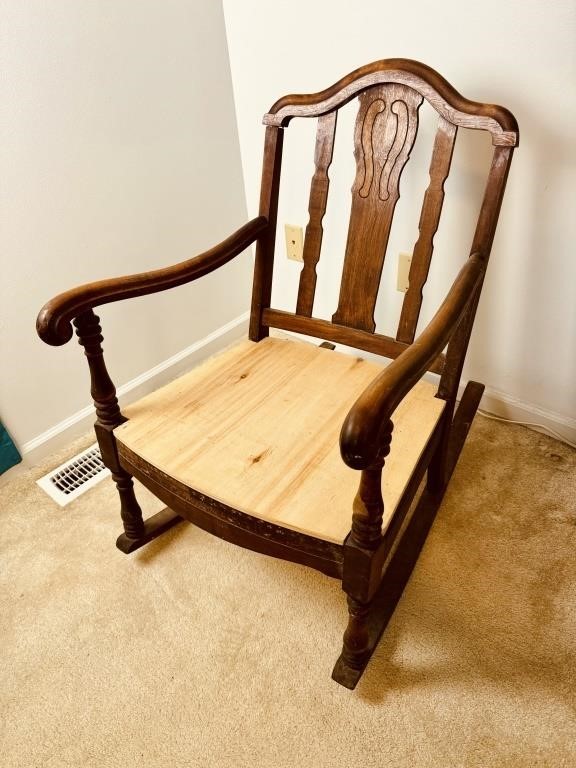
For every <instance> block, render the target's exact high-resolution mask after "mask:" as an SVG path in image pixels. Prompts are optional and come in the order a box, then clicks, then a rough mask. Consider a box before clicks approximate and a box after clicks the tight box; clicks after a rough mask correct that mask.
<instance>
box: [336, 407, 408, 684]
mask: <svg viewBox="0 0 576 768" xmlns="http://www.w3.org/2000/svg"><path fill="white" fill-rule="evenodd" d="M392 429H393V425H392V422H391V421H389V422H388V423H387V424H386V425H385V428H384V429H383V430H382V437H381V450H380V453H379V455H378V457H377V459H376V460H375V461H374V462H373V463H372V465H371V466H369V467H367V468H366V469H364V470H362V474H361V477H360V485H359V488H358V493H357V494H356V498H355V499H354V504H353V513H352V530H351V533H350V540H349V545H348V546H349V547H350V549H352V550H354V549H355V550H357V551H361V552H362V553H364V555H363V558H362V562H363V563H364V564H365V568H366V570H365V573H364V574H363V578H364V585H363V587H362V590H361V591H362V592H365V593H366V594H368V593H369V588H368V584H369V582H370V578H371V573H370V563H371V560H370V558H371V553H373V552H375V551H376V550H377V549H378V546H379V545H380V542H381V541H382V518H383V515H384V500H383V498H382V468H383V466H384V459H385V457H386V456H387V455H388V453H389V452H390V442H391V440H392ZM345 568H346V560H345ZM343 586H344V589H345V590H347V587H346V583H345V582H344V584H343ZM371 607H372V600H371V599H366V600H363V599H362V600H360V599H358V597H357V596H355V595H352V594H348V625H347V627H346V631H345V632H344V638H343V645H342V653H341V655H340V658H339V659H338V661H337V662H336V666H335V667H334V672H333V674H332V677H333V678H334V679H335V680H337V681H338V682H339V683H341V684H342V685H345V686H347V687H348V688H354V686H355V685H356V683H357V682H358V679H359V678H360V675H361V673H362V671H363V670H364V668H365V666H366V664H367V663H368V660H369V658H370V656H371V654H372V652H373V650H374V638H373V637H371V634H370V631H369V617H370V610H371Z"/></svg>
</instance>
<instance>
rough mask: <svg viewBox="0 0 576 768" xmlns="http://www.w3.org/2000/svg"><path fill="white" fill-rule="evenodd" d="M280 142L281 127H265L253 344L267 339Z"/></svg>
mask: <svg viewBox="0 0 576 768" xmlns="http://www.w3.org/2000/svg"><path fill="white" fill-rule="evenodd" d="M283 142H284V131H283V130H282V129H281V128H270V127H269V128H266V138H265V141H264V161H263V166H262V185H261V187H260V216H261V217H263V218H265V219H266V221H267V222H268V227H267V229H266V230H265V231H264V232H263V233H262V234H261V236H260V237H259V238H258V243H257V244H256V258H255V261H254V282H253V286H252V309H251V312H250V329H249V337H250V338H251V339H252V341H259V340H260V339H263V338H265V337H266V336H268V328H267V327H266V326H265V325H264V324H263V323H262V311H263V310H264V309H266V307H269V306H270V298H271V296H272V272H273V268H274V248H275V244H276V218H277V216H278V193H279V191H280V170H281V165H282V146H283Z"/></svg>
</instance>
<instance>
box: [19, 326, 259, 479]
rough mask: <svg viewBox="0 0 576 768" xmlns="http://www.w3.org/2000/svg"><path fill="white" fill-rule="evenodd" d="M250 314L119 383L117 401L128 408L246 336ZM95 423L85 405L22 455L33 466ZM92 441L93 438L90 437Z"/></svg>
mask: <svg viewBox="0 0 576 768" xmlns="http://www.w3.org/2000/svg"><path fill="white" fill-rule="evenodd" d="M248 319H249V312H244V313H243V314H242V315H239V316H238V317H235V318H234V319H233V320H230V322H228V323H226V324H225V325H223V326H221V327H220V328H217V329H216V330H215V331H213V332H212V333H209V334H208V336H205V337H204V338H203V339H200V340H199V341H196V342H194V344H191V345H190V346H189V347H186V349H183V350H181V351H180V352H177V353H176V354H175V355H172V357H169V358H168V359H167V360H163V361H162V362H161V363H159V364H158V365H155V366H154V367H153V368H150V369H149V370H148V371H144V373H141V374H140V375H139V376H136V378H134V379H132V380H131V381H128V382H126V383H125V384H122V385H121V386H120V387H118V389H117V395H118V398H119V399H120V402H121V403H123V404H125V405H127V404H128V403H130V402H133V401H134V400H137V399H138V398H140V397H143V396H144V395H145V394H147V393H148V392H152V391H153V390H154V389H157V388H158V387H160V386H162V385H163V384H167V383H168V382H169V381H172V380H173V379H175V378H176V377H177V376H179V375H180V374H182V373H184V372H185V371H187V370H190V368H192V367H193V366H194V365H196V364H197V363H199V362H200V361H201V360H204V359H205V358H207V357H210V355H213V354H215V353H216V352H218V351H219V350H221V349H223V348H224V347H226V346H227V345H228V344H231V343H232V342H233V341H236V340H237V339H239V338H241V337H242V336H245V335H246V329H247V327H248ZM93 423H94V407H93V406H92V405H87V406H86V407H85V408H82V409H81V410H80V411H77V412H76V413H73V414H71V415H70V416H68V418H66V419H64V420H63V421H60V422H59V423H58V424H55V425H54V426H53V427H50V429H47V430H46V431H45V432H42V434H40V435H37V436H36V437H34V438H33V439H32V440H29V441H28V442H26V443H24V445H22V447H21V451H20V452H21V454H22V457H23V459H24V461H25V463H26V464H33V463H35V462H37V461H39V460H40V459H42V458H43V457H44V456H46V455H48V454H50V453H52V452H53V451H57V450H58V449H59V448H61V447H63V446H64V445H65V444H66V443H68V442H70V441H71V440H74V438H76V437H80V435H82V434H84V433H85V432H87V431H88V430H89V429H90V427H91V426H92V424H93ZM90 439H91V440H93V439H94V438H93V436H91V438H90Z"/></svg>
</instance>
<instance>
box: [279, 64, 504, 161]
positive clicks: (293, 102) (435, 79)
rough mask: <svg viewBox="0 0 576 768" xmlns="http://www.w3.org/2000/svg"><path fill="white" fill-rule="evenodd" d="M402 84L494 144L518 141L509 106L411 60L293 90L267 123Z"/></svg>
mask: <svg viewBox="0 0 576 768" xmlns="http://www.w3.org/2000/svg"><path fill="white" fill-rule="evenodd" d="M382 83H399V84H401V85H405V86H407V87H409V88H413V89H414V90H415V91H417V92H418V93H419V94H421V96H423V97H424V98H425V99H426V100H427V101H428V102H430V104H431V105H432V106H433V107H434V109H435V110H436V111H437V112H438V113H439V114H440V115H441V116H442V117H443V118H444V119H445V120H448V121H449V122H451V123H453V124H454V125H456V126H459V127H460V128H473V129H477V130H484V131H488V132H489V133H490V134H491V135H492V143H493V144H494V145H495V146H509V147H515V146H517V145H518V123H517V122H516V118H515V117H514V115H513V114H512V113H511V112H509V111H508V110H507V109H506V108H505V107H500V106H497V105H495V104H482V103H480V102H477V101H470V100H469V99H465V98H464V97H463V96H462V95H461V94H460V93H458V91H457V90H456V89H455V88H454V87H453V86H452V85H450V83H449V82H448V81H447V80H445V79H444V78H443V77H442V76H441V75H439V74H438V72H436V71H435V70H433V69H432V68H431V67H429V66H427V65H426V64H422V63H421V62H419V61H413V60H411V59H382V60H381V61H374V62H372V64H366V65H365V66H363V67H360V68H359V69H355V70H354V72H351V73H350V74H349V75H346V76H345V77H343V78H341V79H340V80H338V82H337V83H334V85H331V86H330V87H329V88H326V89H325V90H324V91H320V92H319V93H310V94H291V95H290V96H283V97H282V98H281V99H279V100H278V101H276V102H275V103H274V104H273V105H272V107H271V108H270V111H269V112H268V114H266V115H264V124H265V125H283V126H286V125H288V123H289V122H290V120H291V119H292V118H294V117H319V116H320V115H323V114H326V112H331V111H332V110H334V109H339V108H340V107H342V106H344V105H345V104H347V103H348V102H349V101H350V100H351V99H353V98H354V97H355V96H356V95H357V94H359V93H362V91H364V90H366V89H367V88H372V87H374V86H377V85H381V84H382Z"/></svg>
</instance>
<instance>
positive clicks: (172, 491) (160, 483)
mask: <svg viewBox="0 0 576 768" xmlns="http://www.w3.org/2000/svg"><path fill="white" fill-rule="evenodd" d="M119 454H120V461H121V463H122V466H123V467H124V468H125V470H126V471H127V472H129V473H130V474H131V475H133V476H134V477H135V478H136V479H137V480H139V481H140V482H141V483H142V484H143V485H145V486H146V487H147V488H148V489H149V490H150V491H152V493H154V494H155V495H156V496H157V497H158V498H159V499H160V500H161V501H163V502H164V503H165V504H167V505H168V506H169V507H170V509H172V510H174V514H178V515H179V516H180V517H182V518H184V519H185V520H188V521H189V522H191V523H194V525H197V526H198V527H199V528H202V529H203V530H205V531H208V533H212V534H214V535H215V536H218V537H219V538H221V539H224V540H225V541H229V542H231V543H232V544H237V545H239V546H241V547H244V548H245V549H251V550H253V551H254V552H261V553H262V554H265V555H270V556H271V557H278V558H280V559H282V560H290V561H291V562H294V563H301V564H302V565H306V566H309V567H310V568H315V569H316V570H318V571H321V572H322V573H325V574H326V575H327V576H332V577H334V578H342V551H343V550H342V546H341V545H339V544H334V543H332V542H327V541H322V540H321V539H317V538H315V537H313V536H306V535H305V534H303V533H299V532H298V531H293V530H290V529H287V528H283V527H281V526H277V525H274V524H273V523H270V522H268V521H266V520H261V519H259V518H256V517H253V516H251V515H246V514H244V513H243V512H240V511H239V510H237V509H234V508H233V507H230V506H228V505H227V504H223V503H222V502H219V501H217V500H216V499H212V498H210V497H207V496H205V495H204V494H202V493H199V492H198V491H196V490H195V489H194V488H190V487H189V486H187V485H186V484H184V483H181V482H180V481H179V480H176V479H175V478H173V477H171V476H169V475H167V474H166V473H164V472H162V471H161V470H159V469H157V468H156V467H154V466H152V465H151V464H149V463H148V462H147V461H146V460H144V459H142V458H141V457H140V456H138V455H137V454H135V453H134V452H133V451H131V450H130V449H129V448H127V447H126V446H123V445H121V444H120V445H119ZM120 538H122V537H120Z"/></svg>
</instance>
